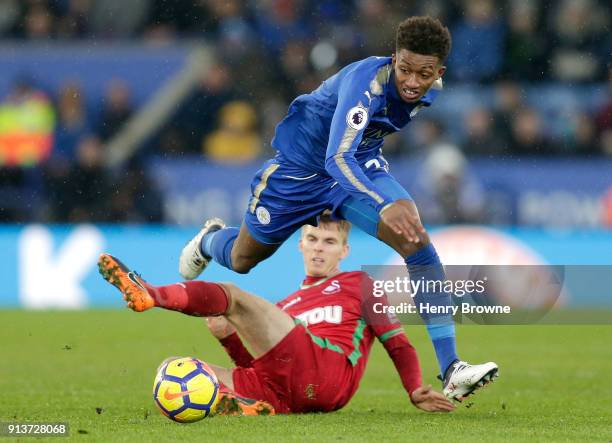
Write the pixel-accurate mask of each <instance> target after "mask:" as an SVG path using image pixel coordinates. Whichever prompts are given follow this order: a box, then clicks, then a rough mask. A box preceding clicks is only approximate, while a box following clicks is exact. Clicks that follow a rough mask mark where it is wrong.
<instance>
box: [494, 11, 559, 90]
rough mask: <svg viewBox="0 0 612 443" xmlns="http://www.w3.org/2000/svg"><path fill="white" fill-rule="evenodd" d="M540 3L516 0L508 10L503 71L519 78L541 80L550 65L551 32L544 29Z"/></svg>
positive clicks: (511, 76)
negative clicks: (548, 57)
mask: <svg viewBox="0 0 612 443" xmlns="http://www.w3.org/2000/svg"><path fill="white" fill-rule="evenodd" d="M539 7H540V4H538V3H537V2H534V1H530V0H513V1H511V2H510V5H509V8H510V10H509V11H508V33H507V35H506V44H505V46H506V50H505V56H504V70H503V72H504V74H505V75H506V77H508V78H512V79H514V80H517V81H528V80H529V81H542V80H544V79H545V78H546V75H547V72H548V67H547V60H546V57H547V55H548V51H549V47H548V41H549V38H548V37H549V36H548V35H547V33H546V32H545V31H542V28H543V26H542V23H541V22H540V11H539Z"/></svg>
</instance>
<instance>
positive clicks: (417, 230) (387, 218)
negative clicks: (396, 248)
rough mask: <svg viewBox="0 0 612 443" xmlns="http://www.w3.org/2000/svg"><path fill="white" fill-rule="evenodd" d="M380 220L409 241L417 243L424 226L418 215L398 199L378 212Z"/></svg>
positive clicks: (423, 231)
mask: <svg viewBox="0 0 612 443" xmlns="http://www.w3.org/2000/svg"><path fill="white" fill-rule="evenodd" d="M380 221H381V222H382V223H384V224H385V225H387V226H388V227H389V228H390V229H391V230H392V231H393V232H395V233H396V234H397V235H401V236H403V237H404V238H406V240H408V241H409V242H413V243H418V242H419V241H420V238H419V235H422V234H425V228H424V227H423V225H422V224H421V220H420V219H419V217H418V216H416V215H414V214H413V213H412V211H410V209H409V208H408V207H407V206H406V205H404V204H403V203H402V202H400V201H396V202H393V203H391V204H390V205H389V206H387V207H386V208H385V209H383V210H382V212H381V213H380Z"/></svg>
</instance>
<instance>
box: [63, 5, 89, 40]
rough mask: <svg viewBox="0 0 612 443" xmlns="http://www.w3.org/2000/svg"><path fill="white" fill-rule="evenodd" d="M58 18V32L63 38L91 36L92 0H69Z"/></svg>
mask: <svg viewBox="0 0 612 443" xmlns="http://www.w3.org/2000/svg"><path fill="white" fill-rule="evenodd" d="M62 3H63V6H64V8H63V9H62V10H61V15H60V17H59V18H58V19H57V20H56V25H55V26H56V33H57V36H58V37H59V38H61V39H83V38H88V37H90V28H91V14H92V8H93V1H92V0H68V1H64V2H62Z"/></svg>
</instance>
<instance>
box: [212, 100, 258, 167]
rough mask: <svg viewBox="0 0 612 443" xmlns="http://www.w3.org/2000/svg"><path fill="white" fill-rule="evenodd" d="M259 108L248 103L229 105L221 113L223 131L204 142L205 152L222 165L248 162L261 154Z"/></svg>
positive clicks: (215, 132) (220, 125) (220, 120)
mask: <svg viewBox="0 0 612 443" xmlns="http://www.w3.org/2000/svg"><path fill="white" fill-rule="evenodd" d="M256 123H257V121H256V113H255V109H253V107H252V106H251V105H250V104H248V103H247V102H244V101H234V102H230V103H228V104H226V105H225V106H224V107H223V108H222V109H221V112H220V113H219V129H217V130H216V131H214V132H213V133H211V134H210V135H209V136H208V137H206V139H205V140H204V146H203V149H204V153H205V154H206V156H207V157H208V158H210V159H211V160H213V161H216V162H221V163H244V162H248V161H252V160H254V159H255V158H257V157H258V156H259V155H260V154H261V151H262V149H261V137H260V136H259V134H258V132H257V130H256V127H255V126H256Z"/></svg>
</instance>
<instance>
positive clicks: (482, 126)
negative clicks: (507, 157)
mask: <svg viewBox="0 0 612 443" xmlns="http://www.w3.org/2000/svg"><path fill="white" fill-rule="evenodd" d="M464 127H465V132H466V134H465V139H464V141H463V152H465V153H466V154H469V155H480V156H487V157H498V156H500V155H503V154H507V153H508V141H507V140H505V139H504V138H503V137H501V136H500V134H499V133H497V132H496V131H495V127H494V116H493V113H492V112H491V111H490V110H489V109H486V108H476V109H474V110H472V111H471V112H470V113H468V114H467V116H466V118H465V123H464Z"/></svg>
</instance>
